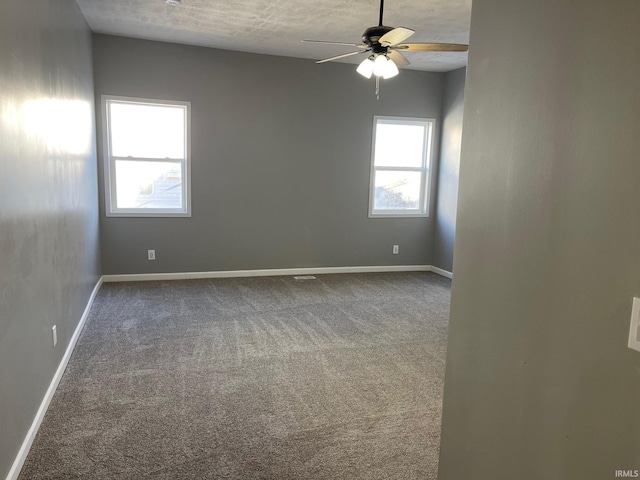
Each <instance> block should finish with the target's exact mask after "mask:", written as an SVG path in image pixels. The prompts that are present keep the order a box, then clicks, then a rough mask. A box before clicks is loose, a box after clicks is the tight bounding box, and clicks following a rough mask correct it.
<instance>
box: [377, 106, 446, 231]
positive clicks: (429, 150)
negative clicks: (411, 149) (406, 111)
mask: <svg viewBox="0 0 640 480" xmlns="http://www.w3.org/2000/svg"><path fill="white" fill-rule="evenodd" d="M379 121H382V122H386V123H390V124H394V125H398V124H405V125H421V126H424V127H425V138H424V144H423V151H422V165H421V166H420V167H376V165H375V158H376V134H377V130H378V128H377V127H378V122H379ZM435 128H436V120H435V118H421V117H393V116H387V115H374V117H373V135H372V141H371V169H370V175H369V218H411V217H428V216H429V195H430V191H431V162H432V159H433V149H434V143H435V142H434V134H435ZM378 170H385V171H399V172H406V171H409V172H420V173H421V178H420V200H419V206H418V208H416V209H402V210H400V209H391V210H389V209H388V210H381V209H377V210H376V209H374V201H375V180H376V172H377V171H378Z"/></svg>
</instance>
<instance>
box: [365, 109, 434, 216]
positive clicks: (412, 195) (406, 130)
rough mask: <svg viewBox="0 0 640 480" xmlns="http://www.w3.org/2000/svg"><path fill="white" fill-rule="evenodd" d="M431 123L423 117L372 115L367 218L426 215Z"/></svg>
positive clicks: (431, 134) (432, 125) (431, 120)
mask: <svg viewBox="0 0 640 480" xmlns="http://www.w3.org/2000/svg"><path fill="white" fill-rule="evenodd" d="M434 125H435V120H433V119H426V118H399V117H379V116H376V117H374V119H373V146H372V153H371V185H370V190H369V216H370V217H426V216H428V193H429V164H430V161H431V149H432V137H433V128H434Z"/></svg>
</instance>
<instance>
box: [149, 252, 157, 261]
mask: <svg viewBox="0 0 640 480" xmlns="http://www.w3.org/2000/svg"><path fill="white" fill-rule="evenodd" d="M155 259H156V251H155V250H147V260H155Z"/></svg>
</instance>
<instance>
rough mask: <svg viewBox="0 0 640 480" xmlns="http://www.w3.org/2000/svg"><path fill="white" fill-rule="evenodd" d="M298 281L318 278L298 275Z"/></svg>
mask: <svg viewBox="0 0 640 480" xmlns="http://www.w3.org/2000/svg"><path fill="white" fill-rule="evenodd" d="M293 278H295V279H296V280H315V279H316V277H314V276H313V275H296V276H295V277H293Z"/></svg>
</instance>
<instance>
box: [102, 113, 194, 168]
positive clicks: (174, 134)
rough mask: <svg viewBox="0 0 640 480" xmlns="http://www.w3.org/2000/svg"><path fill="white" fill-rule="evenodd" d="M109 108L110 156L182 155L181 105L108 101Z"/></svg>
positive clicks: (162, 156) (154, 156)
mask: <svg viewBox="0 0 640 480" xmlns="http://www.w3.org/2000/svg"><path fill="white" fill-rule="evenodd" d="M109 108H110V114H111V123H110V129H111V154H112V155H113V156H115V157H142V158H184V156H185V148H184V146H185V138H184V130H185V126H184V122H185V109H184V107H181V106H176V107H173V106H170V105H166V106H160V105H140V104H135V103H118V102H111V103H110V107H109Z"/></svg>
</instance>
